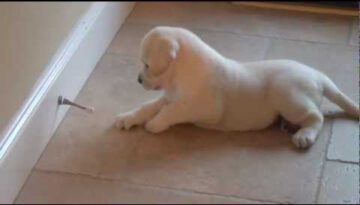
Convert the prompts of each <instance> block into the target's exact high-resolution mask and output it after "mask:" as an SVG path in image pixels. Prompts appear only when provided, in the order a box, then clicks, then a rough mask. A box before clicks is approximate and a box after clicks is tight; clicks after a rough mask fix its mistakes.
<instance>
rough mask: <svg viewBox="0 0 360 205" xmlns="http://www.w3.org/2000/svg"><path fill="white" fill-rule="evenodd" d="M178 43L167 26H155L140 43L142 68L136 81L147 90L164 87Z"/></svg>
mask: <svg viewBox="0 0 360 205" xmlns="http://www.w3.org/2000/svg"><path fill="white" fill-rule="evenodd" d="M178 52H179V43H178V41H177V40H176V38H175V37H174V35H172V32H171V28H169V27H156V28H154V29H152V30H151V31H150V32H149V33H147V34H146V35H145V37H144V38H143V40H142V42H141V45H140V59H141V61H142V64H143V68H142V70H141V72H140V74H139V76H138V82H139V83H141V84H142V85H143V87H144V88H145V89H147V90H149V89H152V90H159V89H166V88H167V86H168V85H169V81H170V80H171V78H172V72H171V64H172V63H173V61H174V60H175V59H176V58H177V56H178Z"/></svg>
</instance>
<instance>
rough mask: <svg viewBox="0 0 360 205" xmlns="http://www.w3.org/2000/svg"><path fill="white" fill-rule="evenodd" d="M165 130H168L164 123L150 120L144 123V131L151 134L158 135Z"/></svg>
mask: <svg viewBox="0 0 360 205" xmlns="http://www.w3.org/2000/svg"><path fill="white" fill-rule="evenodd" d="M167 128H169V127H168V126H167V125H166V124H165V123H162V122H161V121H158V120H154V119H153V120H150V121H149V122H147V123H146V125H145V129H146V130H147V131H149V132H151V133H153V134H156V133H160V132H162V131H165V130H166V129H167Z"/></svg>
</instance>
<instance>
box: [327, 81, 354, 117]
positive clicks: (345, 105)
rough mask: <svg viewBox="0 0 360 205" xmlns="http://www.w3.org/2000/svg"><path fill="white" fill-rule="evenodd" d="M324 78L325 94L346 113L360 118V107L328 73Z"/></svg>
mask: <svg viewBox="0 0 360 205" xmlns="http://www.w3.org/2000/svg"><path fill="white" fill-rule="evenodd" d="M323 76H324V78H323V79H324V80H323V88H324V96H325V97H326V98H328V99H329V100H330V101H332V102H333V103H335V104H337V105H338V106H339V107H341V108H342V109H343V110H344V111H345V112H346V113H348V114H349V115H351V116H352V117H354V118H357V119H359V116H360V111H359V107H358V106H357V105H356V104H355V103H354V102H353V101H352V100H351V99H350V98H349V97H347V96H346V95H345V94H344V93H343V92H341V90H340V89H339V88H338V87H337V86H336V85H335V83H333V82H332V80H330V78H329V77H327V76H326V75H323Z"/></svg>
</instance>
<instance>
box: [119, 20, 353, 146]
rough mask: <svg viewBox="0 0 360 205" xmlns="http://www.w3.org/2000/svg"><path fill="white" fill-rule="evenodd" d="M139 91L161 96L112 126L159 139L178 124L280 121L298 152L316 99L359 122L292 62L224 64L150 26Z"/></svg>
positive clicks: (312, 74)
mask: <svg viewBox="0 0 360 205" xmlns="http://www.w3.org/2000/svg"><path fill="white" fill-rule="evenodd" d="M141 60H142V62H143V63H144V69H143V70H142V72H141V73H140V75H139V80H140V81H142V84H143V86H144V88H145V89H161V90H163V91H164V94H163V95H162V96H161V97H160V98H159V99H155V100H153V101H150V102H148V103H146V104H144V105H143V106H142V107H140V108H139V109H136V110H133V111H130V112H127V113H124V114H120V115H119V116H118V117H117V120H116V125H117V127H118V128H120V129H121V128H125V129H129V128H131V127H132V126H134V125H140V124H145V128H146V130H148V131H150V132H152V133H159V132H162V131H164V130H166V129H168V128H169V127H170V126H172V125H175V124H178V123H194V124H195V125H197V126H200V127H204V128H209V129H217V130H224V131H227V130H229V131H230V130H231V131H233V130H238V131H248V130H259V129H263V128H266V127H268V126H269V125H271V124H272V123H273V122H274V120H275V119H276V118H277V117H278V116H279V115H281V116H282V117H284V118H285V119H287V120H288V121H290V122H291V123H293V124H297V125H300V127H301V128H300V129H299V130H298V131H297V132H296V133H295V134H294V135H293V138H292V139H293V142H294V144H295V145H296V146H298V147H304V148H305V147H309V146H310V145H312V144H313V143H314V142H315V140H316V137H317V135H318V134H319V132H320V130H321V129H322V126H323V121H324V119H323V115H322V113H321V112H320V110H319V105H320V103H321V101H322V98H323V96H325V97H327V98H328V99H330V100H331V101H332V102H334V103H336V104H337V105H339V106H340V107H341V108H343V109H344V110H345V111H346V112H347V113H348V114H350V115H351V116H353V117H356V118H358V117H359V108H358V107H357V106H356V105H355V104H354V103H353V102H352V101H351V100H350V99H349V98H348V97H347V96H345V95H344V94H343V93H342V92H341V91H340V90H339V89H338V88H337V87H336V85H335V84H334V83H333V82H332V81H331V80H330V79H329V78H328V77H327V76H325V75H324V74H323V73H321V72H319V71H317V70H315V69H313V68H310V67H308V66H306V65H303V64H301V63H299V62H296V61H293V60H267V61H259V62H250V63H239V62H236V61H233V60H231V59H228V58H225V57H224V56H222V55H221V54H219V53H218V52H216V51H215V50H214V49H213V48H211V47H210V46H209V45H207V44H206V43H205V42H203V41H202V40H201V39H200V38H199V37H197V36H196V35H195V34H193V33H192V32H190V31H188V30H186V29H183V28H177V27H156V28H154V29H153V30H151V31H150V32H149V33H148V34H147V35H146V36H145V37H144V39H143V41H142V42H141Z"/></svg>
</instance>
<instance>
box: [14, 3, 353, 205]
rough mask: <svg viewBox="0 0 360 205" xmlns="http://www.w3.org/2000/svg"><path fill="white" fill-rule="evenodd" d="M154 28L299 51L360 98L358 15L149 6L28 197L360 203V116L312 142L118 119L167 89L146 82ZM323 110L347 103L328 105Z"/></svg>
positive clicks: (228, 48)
mask: <svg viewBox="0 0 360 205" xmlns="http://www.w3.org/2000/svg"><path fill="white" fill-rule="evenodd" d="M155 25H174V26H182V27H186V28H189V29H191V30H192V31H194V32H195V33H197V34H198V35H199V36H200V37H201V38H203V39H204V40H205V41H206V42H208V43H209V44H210V45H211V46H213V47H214V48H216V49H217V50H219V51H220V52H221V53H223V54H224V55H225V56H228V57H231V58H234V59H237V60H239V61H252V60H261V59H269V58H291V59H296V60H300V61H302V62H304V63H307V64H309V65H312V66H314V67H316V68H317V69H319V70H321V71H323V72H325V73H327V74H328V75H329V76H330V77H331V78H333V79H334V81H335V82H336V83H337V84H338V85H339V87H340V88H341V89H343V90H344V91H345V92H346V93H347V95H349V96H350V97H351V98H352V99H353V100H355V101H357V102H358V101H359V96H358V93H359V87H358V81H359V73H358V72H359V65H358V63H359V59H358V58H359V57H358V55H359V53H358V46H357V44H358V43H357V39H358V35H357V33H358V28H357V27H358V21H357V20H356V19H355V18H351V17H340V16H328V15H314V14H305V13H292V12H279V11H270V10H261V9H252V8H247V7H240V6H234V5H229V4H226V3H212V4H209V3H207V4H203V3H201V4H200V3H195V4H194V3H165V2H164V3H152V4H151V3H138V4H137V6H136V8H135V10H134V11H133V12H132V14H131V15H130V17H129V18H128V19H127V21H126V22H125V24H124V25H123V27H122V28H121V30H120V31H119V33H118V34H117V36H116V38H115V39H114V41H113V42H112V44H111V45H110V47H109V49H108V50H107V52H106V54H105V55H104V56H103V58H102V59H101V61H100V62H99V64H98V65H97V68H96V69H95V71H94V72H93V74H92V75H91V77H90V79H89V80H88V82H87V84H86V86H85V87H84V88H83V90H82V92H81V93H80V95H79V96H78V98H77V101H79V102H86V103H87V104H90V105H93V106H94V107H96V110H97V112H96V113H94V114H92V115H89V114H86V113H83V112H81V111H79V110H76V109H71V110H70V111H69V113H68V114H67V116H66V118H65V119H64V121H63V122H62V124H61V126H60V127H59V129H58V130H57V132H56V134H55V135H54V137H53V138H52V140H51V141H50V143H49V144H48V146H47V148H46V150H45V151H44V153H43V155H42V156H41V158H40V160H39V162H38V163H37V165H36V167H35V168H34V170H33V172H32V174H31V175H30V177H29V179H28V181H27V183H26V184H25V185H24V187H23V189H22V191H21V193H20V194H19V196H18V198H17V200H16V202H17V203H171V202H173V203H261V202H265V203H314V202H319V203H331V202H333V203H356V202H359V189H358V188H359V138H358V137H359V136H358V135H359V126H358V125H359V123H358V122H356V121H351V120H347V119H337V118H328V119H326V122H325V126H324V129H323V131H322V132H321V136H320V138H319V140H318V141H317V142H316V144H315V145H314V146H313V147H312V148H311V149H310V150H308V151H299V150H297V149H295V148H294V147H293V145H292V144H291V141H290V137H289V136H288V135H286V134H284V133H281V132H280V131H279V130H278V129H277V128H276V127H272V128H269V129H267V130H263V131H259V132H245V133H239V132H229V133H223V132H217V131H209V130H203V129H200V128H195V127H193V126H191V125H181V126H175V127H174V128H172V129H170V130H168V131H166V132H164V133H162V134H159V135H151V134H148V133H146V132H145V131H144V130H143V129H142V128H135V129H133V130H131V131H129V132H126V131H117V130H115V129H114V128H112V127H111V126H112V123H113V121H114V117H115V115H116V114H117V113H119V112H123V111H127V110H129V109H131V108H134V107H136V106H138V105H140V103H142V102H143V101H144V100H147V99H150V98H153V97H154V96H156V95H158V93H155V92H145V91H144V90H143V89H142V88H141V87H140V86H139V85H138V84H137V82H136V76H137V72H138V70H139V67H138V65H139V62H138V61H137V59H136V57H137V50H138V47H139V43H140V39H141V38H142V36H143V35H144V34H145V33H146V32H147V31H149V29H151V28H152V27H153V26H155ZM323 109H324V110H329V109H330V110H337V109H338V108H337V107H336V106H334V105H332V104H330V103H328V102H326V103H325V104H324V106H323Z"/></svg>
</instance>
